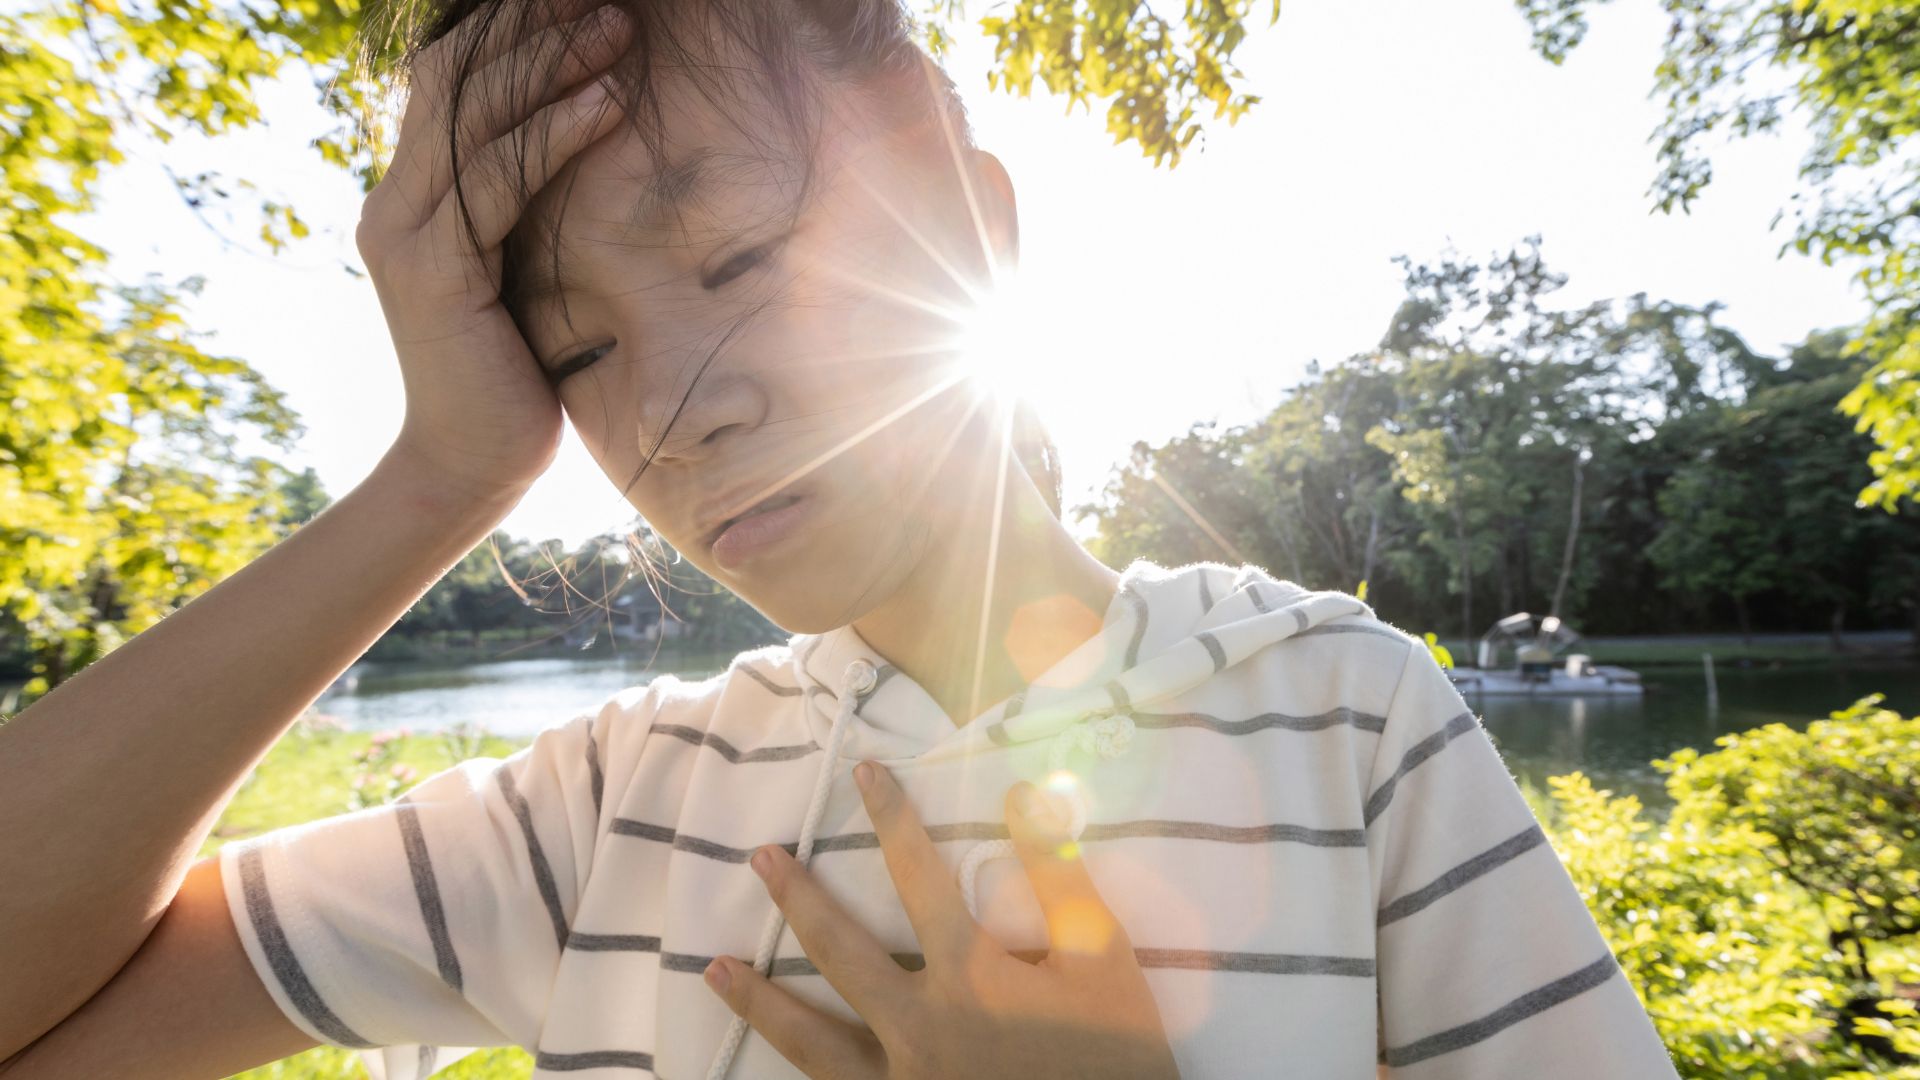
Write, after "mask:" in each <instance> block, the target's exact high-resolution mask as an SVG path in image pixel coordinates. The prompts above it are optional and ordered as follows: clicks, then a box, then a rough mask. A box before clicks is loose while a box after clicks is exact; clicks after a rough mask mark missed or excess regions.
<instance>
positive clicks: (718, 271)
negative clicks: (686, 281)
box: [700, 237, 785, 290]
mask: <svg viewBox="0 0 1920 1080" xmlns="http://www.w3.org/2000/svg"><path fill="white" fill-rule="evenodd" d="M784 239H785V238H784V237H783V238H782V239H781V240H770V241H768V242H767V243H764V244H761V245H760V246H759V247H755V248H748V249H747V250H746V251H742V252H740V253H739V254H737V255H734V256H732V257H730V258H728V259H727V261H725V262H723V263H721V264H720V265H719V266H716V267H714V268H713V269H712V270H710V271H708V272H706V273H704V274H702V275H701V276H700V287H701V288H703V289H708V290H712V289H718V288H719V287H721V286H722V285H725V284H726V283H727V282H729V281H732V280H733V279H734V278H737V277H739V276H740V275H742V274H744V273H746V272H747V271H749V270H751V269H753V268H754V267H756V266H759V265H760V264H761V263H762V262H765V261H766V259H767V257H768V256H770V255H772V254H773V252H774V250H775V249H776V248H778V247H779V246H780V245H781V243H782V242H784Z"/></svg>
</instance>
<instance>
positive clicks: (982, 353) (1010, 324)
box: [955, 279, 1049, 404]
mask: <svg viewBox="0 0 1920 1080" xmlns="http://www.w3.org/2000/svg"><path fill="white" fill-rule="evenodd" d="M1044 330H1045V327H1044V326H1043V325H1042V324H1041V323H1040V321H1039V320H1038V319H1037V318H1036V317H1035V314H1034V309H1033V306H1032V303H1031V298H1030V297H1028V296H1027V295H1026V294H1025V293H1024V292H1022V291H1021V290H1020V289H1019V287H1018V283H1017V282H1016V281H1014V280H1011V279H1008V280H1003V281H1002V282H1000V283H998V284H997V285H996V286H995V287H994V288H992V289H988V290H982V291H981V292H980V293H979V295H978V296H977V297H976V298H975V300H974V303H973V305H972V306H971V309H970V310H968V311H967V312H966V313H965V314H964V316H963V317H962V319H961V325H960V329H959V331H958V333H957V334H956V335H955V345H956V353H957V356H958V362H959V364H960V367H961V369H962V371H964V373H965V377H966V379H967V380H968V382H970V383H972V384H973V385H974V386H975V387H976V388H977V389H979V390H980V391H981V392H982V393H984V394H987V395H989V396H991V397H992V398H993V399H995V400H997V401H1000V402H1002V403H1007V404H1011V403H1013V402H1015V401H1021V400H1031V398H1032V397H1033V395H1034V393H1035V392H1036V391H1037V390H1038V389H1039V388H1040V386H1041V385H1042V383H1043V381H1044V372H1045V367H1046V364H1047V362H1048V359H1049V357H1048V355H1047V350H1046V348H1045V347H1044V345H1045V334H1044Z"/></svg>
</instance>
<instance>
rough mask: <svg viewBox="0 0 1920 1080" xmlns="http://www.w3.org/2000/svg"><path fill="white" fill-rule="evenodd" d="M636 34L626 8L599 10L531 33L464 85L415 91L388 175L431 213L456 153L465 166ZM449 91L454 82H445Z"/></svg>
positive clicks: (449, 181)
mask: <svg viewBox="0 0 1920 1080" xmlns="http://www.w3.org/2000/svg"><path fill="white" fill-rule="evenodd" d="M632 37H633V23H632V20H631V19H630V18H629V17H628V16H627V14H626V12H625V11H623V10H622V9H621V8H619V7H617V6H613V5H608V6H604V7H600V8H599V9H598V10H596V11H593V12H592V13H591V14H589V15H586V16H585V17H583V18H580V19H576V20H574V21H572V22H563V23H560V24H558V25H553V26H547V27H545V28H544V29H540V30H538V31H537V32H529V33H528V34H527V36H526V37H525V39H524V40H523V41H522V42H521V43H520V44H518V45H517V46H516V47H514V48H512V49H511V50H510V51H508V52H507V53H506V54H505V55H504V56H502V57H500V58H498V59H497V61H495V62H492V63H488V64H486V65H485V66H478V65H477V64H476V66H475V67H473V68H472V69H471V71H472V73H471V74H470V75H469V76H468V77H467V79H466V81H465V82H464V83H462V84H461V85H460V87H459V94H458V97H457V104H458V109H457V110H454V109H453V108H452V106H453V105H454V104H455V101H454V99H453V95H452V92H451V90H450V89H442V88H440V86H439V85H435V86H433V87H431V88H424V87H423V88H416V90H415V92H414V95H413V97H412V98H410V99H409V100H408V102H407V111H406V114H405V116H404V117H402V119H401V124H400V140H399V145H398V147H397V149H396V153H395V160H394V164H393V168H392V169H391V170H390V172H389V175H390V176H392V177H393V181H394V184H395V185H396V186H397V187H400V188H402V189H404V192H405V195H406V202H407V204H408V205H409V206H414V207H424V208H426V209H427V211H428V212H429V213H430V212H431V210H432V208H434V207H435V206H437V205H438V204H439V203H440V202H441V200H443V199H444V198H446V194H447V192H448V191H449V190H451V188H452V186H453V183H454V180H455V175H454V169H455V165H456V159H455V155H456V153H457V154H458V155H459V158H460V160H461V161H462V162H464V161H465V160H466V159H467V158H468V157H469V155H471V154H473V153H475V152H476V150H477V149H478V148H479V147H482V146H484V145H486V144H487V143H489V142H492V141H493V140H495V139H498V138H499V137H501V136H502V135H505V134H507V133H508V132H510V131H512V130H513V129H514V128H516V127H517V126H519V125H520V124H521V123H522V122H523V121H525V120H527V119H528V117H529V116H530V115H531V114H533V113H535V112H536V111H537V110H539V109H541V108H543V107H545V106H548V105H551V104H553V103H554V102H555V101H558V100H560V99H562V98H564V97H566V96H567V95H568V94H569V93H571V92H572V91H573V90H575V89H576V88H578V87H579V85H580V84H581V83H582V82H584V81H586V80H587V79H588V78H590V77H591V76H592V75H594V74H595V73H597V72H600V71H602V70H604V69H605V68H607V67H608V66H609V65H611V64H612V63H613V61H614V60H615V59H617V58H618V57H619V56H620V54H621V52H622V51H623V50H624V49H625V48H626V46H627V44H628V43H629V42H630V41H631V40H632ZM444 82H445V84H446V85H447V86H449V87H450V86H451V84H452V79H451V78H448V79H446V80H444Z"/></svg>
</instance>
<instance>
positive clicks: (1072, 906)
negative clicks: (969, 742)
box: [1007, 780, 1132, 961]
mask: <svg viewBox="0 0 1920 1080" xmlns="http://www.w3.org/2000/svg"><path fill="white" fill-rule="evenodd" d="M1069 820H1070V815H1069V813H1068V812H1067V811H1066V809H1065V808H1064V807H1061V806H1059V805H1057V804H1056V802H1055V800H1053V799H1051V798H1049V797H1048V796H1046V795H1045V794H1044V793H1043V792H1042V791H1041V790H1040V789H1039V788H1037V787H1035V786H1033V785H1032V784H1030V783H1027V782H1026V781H1024V780H1023V781H1021V782H1020V783H1018V784H1015V785H1014V786H1013V787H1012V788H1011V789H1010V790H1008V792H1007V829H1008V831H1009V832H1010V833H1011V834H1012V836H1013V847H1014V850H1015V851H1016V852H1018V853H1019V855H1020V862H1021V864H1022V865H1023V866H1025V867H1026V869H1027V880H1028V881H1029V882H1031V883H1032V885H1033V892H1034V896H1035V897H1037V898H1038V899H1039V901H1040V910H1041V912H1042V914H1044V915H1045V916H1046V920H1047V939H1048V942H1049V945H1050V946H1051V949H1052V951H1051V952H1050V953H1049V954H1048V960H1049V961H1058V960H1070V959H1073V958H1076V957H1097V958H1107V957H1112V956H1114V955H1116V954H1119V953H1125V954H1127V955H1128V956H1131V955H1132V946H1131V945H1130V944H1129V943H1128V941H1127V937H1126V932H1125V931H1124V930H1123V929H1122V928H1121V926H1120V923H1119V920H1117V919H1115V918H1114V917H1113V912H1112V911H1110V910H1108V908H1107V903H1106V901H1105V900H1103V899H1101V897H1100V891H1099V890H1098V889H1097V888H1095V887H1094V884H1093V878H1092V877H1091V876H1089V875H1088V873H1087V864H1086V861H1085V860H1084V859H1082V858H1081V857H1080V854H1081V853H1080V846H1079V844H1077V843H1075V842H1074V841H1073V838H1072V833H1071V827H1070V825H1069Z"/></svg>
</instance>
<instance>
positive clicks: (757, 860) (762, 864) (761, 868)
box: [747, 848, 773, 878]
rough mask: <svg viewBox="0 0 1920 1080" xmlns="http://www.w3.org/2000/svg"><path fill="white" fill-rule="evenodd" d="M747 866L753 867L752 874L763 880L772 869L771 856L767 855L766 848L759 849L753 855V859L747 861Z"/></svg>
mask: <svg viewBox="0 0 1920 1080" xmlns="http://www.w3.org/2000/svg"><path fill="white" fill-rule="evenodd" d="M747 865H748V866H751V867H753V872H754V873H756V874H759V875H760V876H761V877H762V878H765V877H766V876H767V871H768V870H770V869H772V868H773V856H771V855H769V854H767V849H766V848H761V849H760V850H759V851H756V852H754V853H753V858H751V859H748V860H747Z"/></svg>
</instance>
